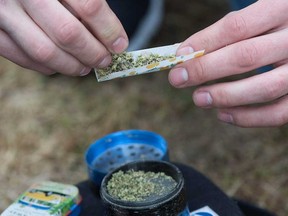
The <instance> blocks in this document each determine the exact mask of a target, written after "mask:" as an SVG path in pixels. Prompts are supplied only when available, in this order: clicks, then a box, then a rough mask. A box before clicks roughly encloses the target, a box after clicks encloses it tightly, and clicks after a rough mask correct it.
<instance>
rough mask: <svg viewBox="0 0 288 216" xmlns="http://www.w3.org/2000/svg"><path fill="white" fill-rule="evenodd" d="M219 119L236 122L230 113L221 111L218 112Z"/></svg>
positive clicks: (230, 122)
mask: <svg viewBox="0 0 288 216" xmlns="http://www.w3.org/2000/svg"><path fill="white" fill-rule="evenodd" d="M218 119H219V120H221V121H223V122H226V123H229V124H233V123H234V119H233V116H232V115H231V114H229V113H225V112H219V113H218Z"/></svg>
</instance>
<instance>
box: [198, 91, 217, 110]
mask: <svg viewBox="0 0 288 216" xmlns="http://www.w3.org/2000/svg"><path fill="white" fill-rule="evenodd" d="M193 100H194V103H195V104H196V105H197V106H199V107H209V106H211V105H212V103H213V99H212V97H211V94H210V93H209V92H204V91H203V92H197V93H195V94H194V95H193Z"/></svg>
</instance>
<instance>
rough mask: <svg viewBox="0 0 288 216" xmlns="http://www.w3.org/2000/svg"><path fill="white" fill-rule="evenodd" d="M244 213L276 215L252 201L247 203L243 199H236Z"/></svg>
mask: <svg viewBox="0 0 288 216" xmlns="http://www.w3.org/2000/svg"><path fill="white" fill-rule="evenodd" d="M235 201H236V202H237V204H238V206H239V208H240V209H241V211H242V212H243V213H244V215H247V216H276V214H274V213H271V212H268V211H267V210H264V209H261V208H259V207H257V206H254V205H252V204H251V203H247V202H245V201H242V200H235Z"/></svg>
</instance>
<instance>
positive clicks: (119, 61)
mask: <svg viewBox="0 0 288 216" xmlns="http://www.w3.org/2000/svg"><path fill="white" fill-rule="evenodd" d="M174 57H175V55H164V56H162V55H159V54H149V55H147V54H145V55H144V54H143V55H139V56H138V57H137V58H136V59H134V58H133V56H132V54H131V53H127V52H124V53H121V54H113V55H112V62H111V64H110V65H109V66H108V67H106V68H103V69H97V74H98V76H101V77H102V76H106V75H108V74H110V73H114V72H118V71H123V70H127V69H132V68H137V67H142V66H145V65H149V64H152V63H156V62H159V61H163V60H167V59H171V58H174Z"/></svg>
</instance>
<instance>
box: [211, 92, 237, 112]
mask: <svg viewBox="0 0 288 216" xmlns="http://www.w3.org/2000/svg"><path fill="white" fill-rule="evenodd" d="M213 101H214V103H215V105H216V106H218V107H229V106H233V105H234V104H233V101H232V100H231V98H230V97H229V94H228V92H227V91H226V90H225V89H222V88H219V89H216V90H214V92H213Z"/></svg>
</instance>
